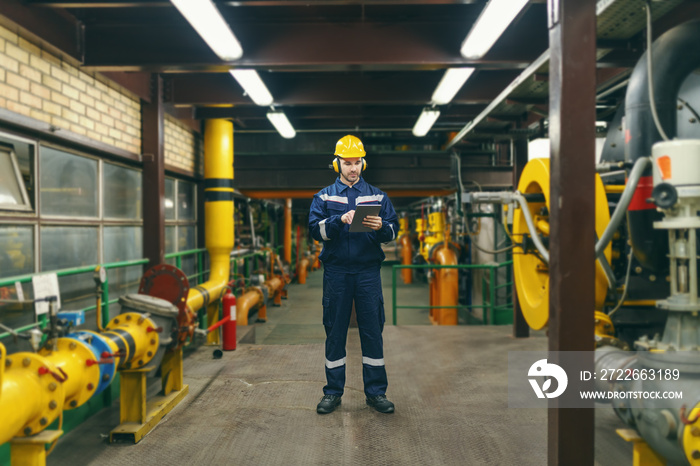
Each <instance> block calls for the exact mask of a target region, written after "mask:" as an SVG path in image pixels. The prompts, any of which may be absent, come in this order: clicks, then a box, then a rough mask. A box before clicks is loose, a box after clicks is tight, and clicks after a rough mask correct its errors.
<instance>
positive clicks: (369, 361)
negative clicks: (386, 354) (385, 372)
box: [326, 356, 384, 366]
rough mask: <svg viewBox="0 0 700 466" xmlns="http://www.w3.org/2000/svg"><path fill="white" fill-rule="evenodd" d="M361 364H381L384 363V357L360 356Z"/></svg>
mask: <svg viewBox="0 0 700 466" xmlns="http://www.w3.org/2000/svg"><path fill="white" fill-rule="evenodd" d="M362 364H367V365H368V366H383V365H384V358H382V359H372V358H368V357H367V356H362ZM326 365H328V361H326Z"/></svg>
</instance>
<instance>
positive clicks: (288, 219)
mask: <svg viewBox="0 0 700 466" xmlns="http://www.w3.org/2000/svg"><path fill="white" fill-rule="evenodd" d="M284 261H285V262H286V263H287V264H291V263H292V198H287V202H286V203H285V207H284Z"/></svg>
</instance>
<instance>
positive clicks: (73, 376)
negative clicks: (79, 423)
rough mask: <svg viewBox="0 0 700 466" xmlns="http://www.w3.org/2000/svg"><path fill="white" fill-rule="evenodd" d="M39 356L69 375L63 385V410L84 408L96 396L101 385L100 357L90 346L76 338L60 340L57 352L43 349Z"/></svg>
mask: <svg viewBox="0 0 700 466" xmlns="http://www.w3.org/2000/svg"><path fill="white" fill-rule="evenodd" d="M39 354H40V355H41V356H43V357H45V358H46V359H48V360H49V361H51V362H53V363H54V365H56V367H58V368H60V369H62V370H63V372H65V373H66V374H67V375H68V377H67V379H66V381H65V382H64V383H63V386H64V388H65V401H64V403H63V409H65V410H68V409H75V408H77V407H78V406H82V405H83V404H85V403H86V402H87V401H88V400H89V399H90V398H91V397H92V396H93V395H94V394H95V390H96V389H97V386H98V385H99V383H100V367H99V364H98V363H97V362H98V361H99V357H96V355H95V354H94V353H93V351H92V349H91V347H90V346H88V345H87V344H85V343H84V342H83V341H81V340H78V339H76V338H59V339H58V340H56V351H53V350H51V349H47V348H42V349H41V350H40V351H39Z"/></svg>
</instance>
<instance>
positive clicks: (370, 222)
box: [362, 215, 382, 231]
mask: <svg viewBox="0 0 700 466" xmlns="http://www.w3.org/2000/svg"><path fill="white" fill-rule="evenodd" d="M362 224H363V225H364V226H366V227H369V228H371V229H372V230H374V231H377V230H379V229H380V228H381V227H382V218H381V217H379V216H377V215H368V216H366V217H365V218H364V219H363V220H362Z"/></svg>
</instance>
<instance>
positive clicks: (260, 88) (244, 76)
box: [229, 70, 275, 107]
mask: <svg viewBox="0 0 700 466" xmlns="http://www.w3.org/2000/svg"><path fill="white" fill-rule="evenodd" d="M229 72H230V73H231V76H233V77H234V78H236V81H238V84H240V85H241V87H242V88H243V90H244V91H245V93H246V94H248V97H250V98H251V99H252V100H253V102H255V103H256V104H257V105H260V106H261V107H267V106H268V105H272V102H274V100H275V99H273V98H272V94H270V91H268V90H267V86H265V83H264V82H263V80H262V79H260V75H259V74H258V72H257V71H255V70H229Z"/></svg>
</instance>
